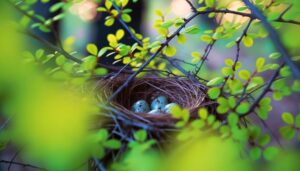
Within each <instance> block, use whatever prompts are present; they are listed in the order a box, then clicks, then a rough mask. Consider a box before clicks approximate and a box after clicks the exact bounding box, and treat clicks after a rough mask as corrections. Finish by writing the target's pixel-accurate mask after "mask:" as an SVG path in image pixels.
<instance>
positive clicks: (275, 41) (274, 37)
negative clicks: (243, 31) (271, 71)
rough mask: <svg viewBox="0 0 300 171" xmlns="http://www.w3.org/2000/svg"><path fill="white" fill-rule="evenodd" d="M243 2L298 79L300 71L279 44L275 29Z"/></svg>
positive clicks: (256, 11) (254, 8)
mask: <svg viewBox="0 0 300 171" xmlns="http://www.w3.org/2000/svg"><path fill="white" fill-rule="evenodd" d="M243 1H244V3H245V4H246V5H247V6H248V8H249V9H250V10H251V11H252V13H253V15H254V16H255V17H256V18H257V19H259V20H260V21H261V22H262V24H263V25H264V27H265V28H266V30H267V31H268V32H269V35H270V39H271V40H272V42H273V44H274V46H275V47H276V49H277V50H278V51H279V53H281V54H282V57H283V60H284V61H285V63H286V64H287V65H288V66H289V67H290V68H291V70H292V72H293V74H294V76H295V77H297V78H298V79H300V70H299V69H298V68H297V66H296V65H295V64H294V63H293V61H292V60H291V59H290V55H289V54H288V52H287V51H286V49H285V47H284V45H283V44H282V43H281V40H280V38H279V36H278V34H277V32H276V31H275V29H274V28H273V27H272V26H271V24H270V23H269V22H268V20H267V19H266V17H265V16H264V15H263V14H262V13H261V12H260V11H259V9H258V8H256V7H255V6H254V5H253V4H252V3H251V2H250V1H249V0H243Z"/></svg>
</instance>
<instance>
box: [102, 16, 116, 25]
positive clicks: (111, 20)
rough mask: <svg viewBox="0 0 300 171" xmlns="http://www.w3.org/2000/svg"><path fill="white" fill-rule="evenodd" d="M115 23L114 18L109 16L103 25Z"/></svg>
mask: <svg viewBox="0 0 300 171" xmlns="http://www.w3.org/2000/svg"><path fill="white" fill-rule="evenodd" d="M114 23H115V19H114V18H113V17H109V18H108V19H107V20H106V21H105V22H104V25H106V26H108V27H109V26H112V25H113V24H114Z"/></svg>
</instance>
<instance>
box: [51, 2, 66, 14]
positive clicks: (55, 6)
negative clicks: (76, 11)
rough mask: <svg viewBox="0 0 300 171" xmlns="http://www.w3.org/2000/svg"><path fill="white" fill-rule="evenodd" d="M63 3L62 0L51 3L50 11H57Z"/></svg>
mask: <svg viewBox="0 0 300 171" xmlns="http://www.w3.org/2000/svg"><path fill="white" fill-rule="evenodd" d="M64 5H65V3H64V2H58V3H55V4H54V5H52V6H51V7H50V12H52V13H54V12H56V11H58V10H59V9H61V8H62V7H63V6H64Z"/></svg>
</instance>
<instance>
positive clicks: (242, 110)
mask: <svg viewBox="0 0 300 171" xmlns="http://www.w3.org/2000/svg"><path fill="white" fill-rule="evenodd" d="M249 108H250V105H249V103H247V102H243V103H241V104H240V105H239V106H238V107H237V108H236V111H237V112H238V113H239V114H245V113H247V112H248V111H249Z"/></svg>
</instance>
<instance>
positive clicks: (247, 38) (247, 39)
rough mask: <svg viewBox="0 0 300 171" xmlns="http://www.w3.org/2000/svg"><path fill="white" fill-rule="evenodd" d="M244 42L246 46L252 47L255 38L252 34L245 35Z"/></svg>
mask: <svg viewBox="0 0 300 171" xmlns="http://www.w3.org/2000/svg"><path fill="white" fill-rule="evenodd" d="M243 43H244V45H245V46H246V47H252V46H253V39H252V37H250V36H244V38H243Z"/></svg>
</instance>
